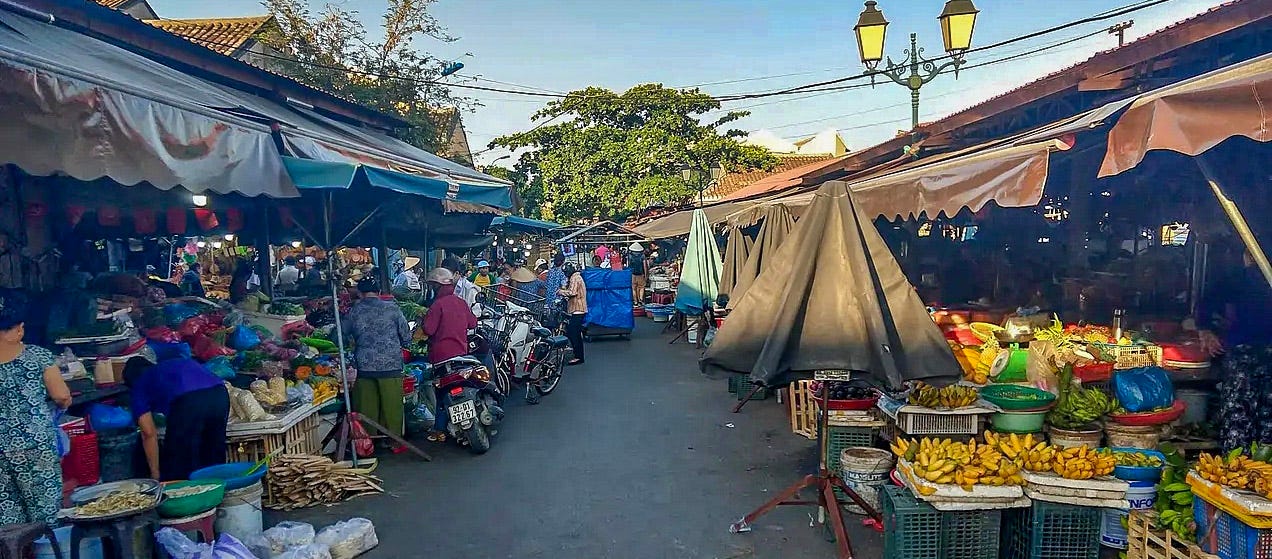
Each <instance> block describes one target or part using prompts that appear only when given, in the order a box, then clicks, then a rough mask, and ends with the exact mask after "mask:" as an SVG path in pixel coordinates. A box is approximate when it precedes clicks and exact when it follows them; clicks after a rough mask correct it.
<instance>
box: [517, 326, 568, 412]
mask: <svg viewBox="0 0 1272 559" xmlns="http://www.w3.org/2000/svg"><path fill="white" fill-rule="evenodd" d="M529 344H530V355H529V356H528V357H527V358H526V364H525V372H526V375H527V381H526V401H527V402H529V403H531V404H537V403H539V397H540V396H543V395H547V394H551V393H552V391H553V390H556V387H557V385H558V384H560V383H561V374H562V373H563V372H565V355H566V353H567V352H569V351H570V339H569V338H567V337H565V336H562V335H560V334H556V333H553V332H552V331H551V330H548V329H547V328H544V327H542V326H537V325H536V326H534V327H533V328H531V329H530V340H529Z"/></svg>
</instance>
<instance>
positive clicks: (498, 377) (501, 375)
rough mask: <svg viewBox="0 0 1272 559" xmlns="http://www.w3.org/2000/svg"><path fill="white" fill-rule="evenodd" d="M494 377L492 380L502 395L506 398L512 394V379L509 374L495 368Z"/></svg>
mask: <svg viewBox="0 0 1272 559" xmlns="http://www.w3.org/2000/svg"><path fill="white" fill-rule="evenodd" d="M493 376H494V378H493V379H492V380H493V381H494V383H495V388H496V389H497V390H499V393H500V394H502V395H504V396H507V395H509V394H512V377H511V376H508V373H507V372H505V371H504V370H502V369H500V368H499V367H495V374H494V375H493Z"/></svg>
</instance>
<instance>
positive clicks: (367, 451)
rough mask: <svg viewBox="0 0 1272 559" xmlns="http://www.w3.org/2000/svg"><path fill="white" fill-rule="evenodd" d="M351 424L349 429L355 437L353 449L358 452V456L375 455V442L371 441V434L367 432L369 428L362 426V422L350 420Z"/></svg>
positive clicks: (368, 456)
mask: <svg viewBox="0 0 1272 559" xmlns="http://www.w3.org/2000/svg"><path fill="white" fill-rule="evenodd" d="M349 425H350V427H349V431H351V433H350V434H351V435H352V437H353V450H354V451H355V452H357V453H358V457H360V458H371V457H372V456H375V444H374V443H373V442H371V435H370V434H369V433H367V428H366V427H363V426H362V422H361V421H350V422H349Z"/></svg>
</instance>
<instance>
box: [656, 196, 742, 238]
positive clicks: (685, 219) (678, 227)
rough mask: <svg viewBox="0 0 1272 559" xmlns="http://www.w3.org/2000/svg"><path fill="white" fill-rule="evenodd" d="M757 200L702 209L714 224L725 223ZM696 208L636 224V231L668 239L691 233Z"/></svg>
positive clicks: (721, 204) (726, 203) (708, 219)
mask: <svg viewBox="0 0 1272 559" xmlns="http://www.w3.org/2000/svg"><path fill="white" fill-rule="evenodd" d="M755 204H756V202H750V201H749V202H723V203H716V204H712V205H710V206H703V207H702V211H703V213H705V214H706V215H707V221H708V222H710V223H711V224H712V225H716V224H718V223H723V222H724V221H725V220H727V219H728V218H729V216H731V215H733V214H736V213H738V212H740V211H742V210H745V209H747V208H749V207H751V206H753V205H755ZM693 212H694V209H686V210H680V211H678V212H676V213H673V214H670V215H665V216H663V217H660V218H657V219H654V220H652V221H650V222H649V223H646V224H644V225H638V226H636V229H635V231H636V232H637V233H640V234H641V235H644V236H645V237H648V238H650V239H666V238H667V237H679V236H681V235H687V234H689V228H690V226H692V225H693Z"/></svg>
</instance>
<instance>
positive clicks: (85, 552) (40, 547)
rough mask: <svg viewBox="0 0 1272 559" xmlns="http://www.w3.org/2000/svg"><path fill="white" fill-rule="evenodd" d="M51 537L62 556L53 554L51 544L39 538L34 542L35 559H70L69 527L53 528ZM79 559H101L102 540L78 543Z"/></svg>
mask: <svg viewBox="0 0 1272 559" xmlns="http://www.w3.org/2000/svg"><path fill="white" fill-rule="evenodd" d="M53 535H54V536H56V537H57V545H58V547H59V548H61V549H62V556H61V557H58V556H57V555H54V554H53V544H51V543H49V539H48V538H40V539H38V540H35V545H34V546H33V547H34V549H35V559H70V557H71V527H70V526H63V527H61V528H54V529H53ZM79 556H80V559H102V540H100V539H98V538H88V539H85V540H83V541H81V542H80V555H79Z"/></svg>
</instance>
